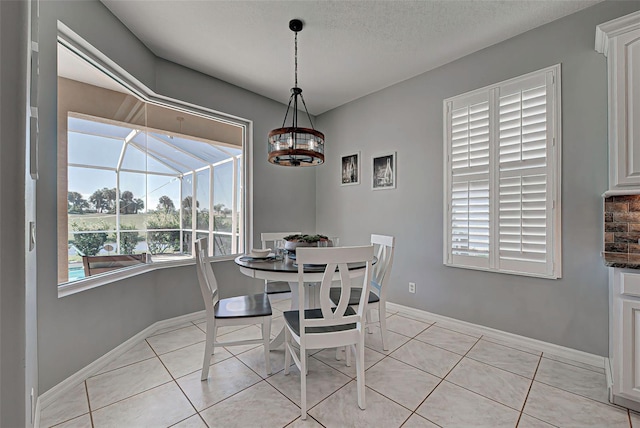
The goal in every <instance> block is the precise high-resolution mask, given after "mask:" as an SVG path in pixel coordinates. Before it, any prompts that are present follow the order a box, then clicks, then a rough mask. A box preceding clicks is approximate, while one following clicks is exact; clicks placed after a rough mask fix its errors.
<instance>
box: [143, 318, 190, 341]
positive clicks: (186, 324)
mask: <svg viewBox="0 0 640 428" xmlns="http://www.w3.org/2000/svg"><path fill="white" fill-rule="evenodd" d="M192 325H193V323H192V322H191V321H187V322H183V323H180V324H176V325H172V326H170V327H165V328H161V329H159V330H156V331H154V332H153V334H152V335H150V336H149V337H153V336H157V335H159V334H163V333H168V332H170V331H175V330H180V329H181V328H185V327H191V326H192Z"/></svg>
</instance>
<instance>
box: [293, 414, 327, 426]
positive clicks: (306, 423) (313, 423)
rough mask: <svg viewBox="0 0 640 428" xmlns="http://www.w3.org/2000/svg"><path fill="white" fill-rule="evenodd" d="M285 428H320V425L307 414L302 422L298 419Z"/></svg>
mask: <svg viewBox="0 0 640 428" xmlns="http://www.w3.org/2000/svg"><path fill="white" fill-rule="evenodd" d="M287 428H322V425H320V424H319V423H318V422H317V421H316V420H315V419H313V418H312V417H311V416H309V415H308V414H307V419H305V420H302V419H300V418H298V419H296V420H295V421H293V423H291V424H289V425H287Z"/></svg>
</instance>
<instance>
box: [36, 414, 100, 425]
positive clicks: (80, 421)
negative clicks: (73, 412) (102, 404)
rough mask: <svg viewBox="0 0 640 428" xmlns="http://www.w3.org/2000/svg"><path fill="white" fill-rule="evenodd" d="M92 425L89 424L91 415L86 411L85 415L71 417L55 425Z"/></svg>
mask: <svg viewBox="0 0 640 428" xmlns="http://www.w3.org/2000/svg"><path fill="white" fill-rule="evenodd" d="M41 426H42V425H41ZM92 427H93V425H91V416H90V415H89V414H88V413H87V414H86V415H82V416H78V417H77V418H73V419H71V420H69V421H67V422H63V423H61V424H60V425H56V428H92Z"/></svg>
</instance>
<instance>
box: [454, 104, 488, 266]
mask: <svg viewBox="0 0 640 428" xmlns="http://www.w3.org/2000/svg"><path fill="white" fill-rule="evenodd" d="M447 121H448V124H449V127H448V128H449V132H448V134H449V138H450V140H449V145H448V147H449V160H450V162H449V163H450V171H451V176H450V180H449V182H450V194H451V200H450V206H449V221H450V223H449V228H448V230H449V234H450V235H449V237H448V238H449V242H450V247H449V258H450V259H451V261H452V262H454V263H458V264H463V265H469V266H480V267H488V266H489V234H490V223H489V182H490V180H489V178H490V177H489V155H490V152H489V140H490V135H489V134H490V127H489V100H488V96H487V94H480V95H476V96H470V97H466V98H463V99H460V100H456V101H455V102H453V103H451V104H450V105H449V106H448V120H447Z"/></svg>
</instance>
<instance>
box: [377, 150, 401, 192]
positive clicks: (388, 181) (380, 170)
mask: <svg viewBox="0 0 640 428" xmlns="http://www.w3.org/2000/svg"><path fill="white" fill-rule="evenodd" d="M371 188H372V189H373V190H385V189H395V188H396V152H393V153H389V154H385V155H380V156H374V157H373V172H372V174H371Z"/></svg>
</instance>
